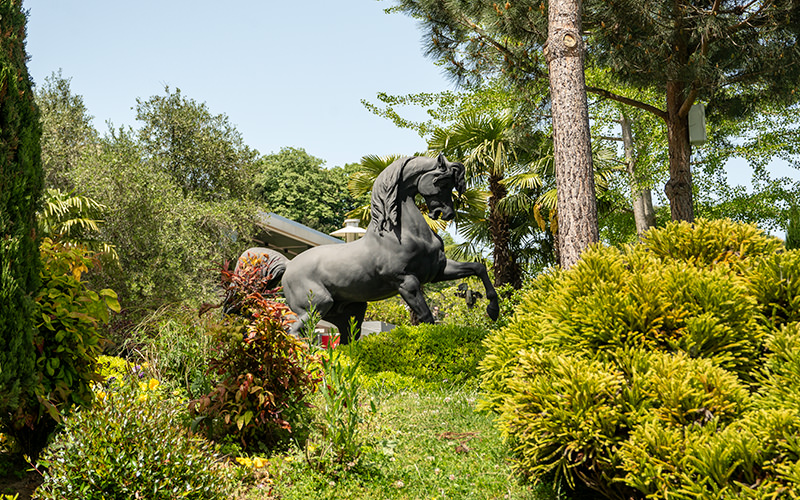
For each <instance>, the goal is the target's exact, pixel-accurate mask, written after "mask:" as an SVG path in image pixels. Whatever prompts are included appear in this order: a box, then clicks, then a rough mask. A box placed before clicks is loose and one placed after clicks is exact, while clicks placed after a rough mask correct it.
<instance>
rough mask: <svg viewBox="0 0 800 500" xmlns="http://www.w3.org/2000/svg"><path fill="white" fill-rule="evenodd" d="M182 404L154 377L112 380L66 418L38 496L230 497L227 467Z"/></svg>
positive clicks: (108, 499) (46, 458) (46, 459)
mask: <svg viewBox="0 0 800 500" xmlns="http://www.w3.org/2000/svg"><path fill="white" fill-rule="evenodd" d="M184 408H185V403H184V402H182V401H179V400H175V399H171V398H170V397H168V396H167V395H166V394H164V392H163V391H162V390H161V388H160V387H159V386H158V383H157V382H156V381H155V380H154V379H153V380H151V381H150V383H149V384H147V385H145V384H144V383H139V382H137V381H135V380H127V381H120V383H117V384H113V385H112V386H111V387H110V388H109V389H108V391H107V392H100V393H98V401H97V403H96V404H95V405H94V407H92V408H91V409H83V410H81V411H78V412H76V413H75V414H73V415H72V416H71V417H69V418H67V419H66V422H65V426H64V431H63V432H62V433H60V434H59V435H58V436H57V437H56V439H55V440H54V442H53V443H52V444H51V445H50V446H49V447H48V449H47V450H46V451H45V452H44V453H43V455H42V459H41V461H40V464H41V465H42V466H44V468H45V471H44V482H43V484H42V486H41V487H39V489H38V490H37V491H36V493H35V494H34V496H33V498H35V499H42V500H46V499H61V498H81V499H84V500H93V499H97V500H112V499H120V500H122V499H125V500H127V499H130V498H148V499H153V500H156V499H174V498H186V499H191V498H195V499H203V500H207V499H217V498H219V499H225V498H228V494H229V492H230V486H231V481H230V477H231V476H230V473H229V472H228V470H227V469H226V468H225V467H224V466H223V465H222V464H221V463H220V458H219V456H218V454H217V451H216V448H214V447H213V446H212V445H211V444H210V443H209V442H208V441H206V440H204V439H202V438H200V437H197V436H193V435H192V434H191V433H190V432H189V431H188V429H187V428H186V427H185V425H184V424H185V420H186V417H185V413H184Z"/></svg>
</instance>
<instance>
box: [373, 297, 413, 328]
mask: <svg viewBox="0 0 800 500" xmlns="http://www.w3.org/2000/svg"><path fill="white" fill-rule="evenodd" d="M364 320H365V321H384V322H386V323H391V324H392V325H410V324H411V317H410V316H409V313H408V306H406V303H405V302H403V299H401V298H399V297H390V298H388V299H386V300H379V301H376V302H368V303H367V312H366V313H365V315H364Z"/></svg>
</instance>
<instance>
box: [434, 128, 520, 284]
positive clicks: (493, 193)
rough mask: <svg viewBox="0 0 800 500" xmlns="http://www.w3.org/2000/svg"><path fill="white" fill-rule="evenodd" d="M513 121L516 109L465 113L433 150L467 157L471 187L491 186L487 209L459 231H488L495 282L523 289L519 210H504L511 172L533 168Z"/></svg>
mask: <svg viewBox="0 0 800 500" xmlns="http://www.w3.org/2000/svg"><path fill="white" fill-rule="evenodd" d="M513 125H514V118H513V116H512V115H511V113H510V112H505V113H500V114H496V115H492V116H487V115H484V114H479V113H465V114H463V115H461V116H460V117H459V118H458V119H457V120H456V122H455V123H454V124H453V125H452V126H450V127H449V128H447V129H443V128H439V129H436V130H434V132H433V135H432V137H431V139H430V140H429V141H428V148H429V149H430V150H431V151H442V152H444V154H446V155H448V156H450V157H452V158H454V159H463V163H464V167H465V168H466V176H467V185H468V186H470V187H478V186H479V187H482V188H485V187H488V203H487V210H486V211H485V212H484V214H482V217H479V218H475V219H472V220H470V222H468V223H467V224H461V225H459V233H460V234H461V235H462V236H464V237H465V238H466V239H467V240H468V241H475V240H476V239H480V238H481V237H483V235H488V239H489V241H490V243H491V245H492V257H493V266H492V269H493V271H494V280H495V286H501V285H504V284H511V285H512V286H513V287H514V288H520V287H521V286H522V269H521V266H520V264H519V262H518V259H517V255H516V254H515V252H514V251H513V246H514V245H513V237H512V233H513V231H512V222H513V220H512V219H513V218H514V214H511V213H509V212H507V211H505V210H502V209H501V202H502V201H503V199H504V198H506V196H507V195H508V192H509V191H508V186H507V185H506V183H505V179H506V176H507V175H509V174H516V173H519V172H523V171H530V165H529V162H528V161H527V158H528V155H527V152H526V151H525V150H524V149H523V148H521V147H519V146H518V145H517V144H516V143H515V141H514V137H513V135H512V127H513ZM481 219H483V220H481Z"/></svg>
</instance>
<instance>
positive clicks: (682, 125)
mask: <svg viewBox="0 0 800 500" xmlns="http://www.w3.org/2000/svg"><path fill="white" fill-rule="evenodd" d="M684 90H685V85H684V84H683V82H667V143H668V144H669V182H667V185H666V186H664V193H665V194H666V195H667V198H668V199H669V206H670V211H671V212H672V220H685V221H689V222H693V221H694V205H693V202H692V172H691V170H690V166H689V158H690V156H691V154H692V147H691V145H690V144H689V113H688V108H689V106H684V101H685V96H684ZM682 110H685V112H682Z"/></svg>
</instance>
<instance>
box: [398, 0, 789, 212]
mask: <svg viewBox="0 0 800 500" xmlns="http://www.w3.org/2000/svg"><path fill="white" fill-rule="evenodd" d="M396 9H398V10H400V11H401V12H404V13H406V14H408V15H411V16H413V17H415V18H417V19H419V20H420V21H421V23H422V26H423V29H424V31H425V40H426V50H427V53H428V54H429V55H431V56H433V57H435V58H437V59H439V60H440V61H442V62H444V63H445V64H446V67H447V68H448V69H449V70H450V71H451V72H452V73H453V75H454V76H455V77H456V78H458V79H460V80H467V81H475V80H479V79H480V78H482V77H485V76H487V75H495V74H498V73H504V74H506V75H508V76H510V77H511V78H513V79H515V80H516V81H517V82H519V84H520V86H521V87H525V86H527V85H529V84H530V82H531V81H535V80H537V79H538V78H539V77H542V76H544V75H546V74H547V70H546V68H545V65H544V59H543V48H544V45H545V42H546V40H547V3H546V2H544V1H543V0H521V1H515V2H506V3H505V4H502V3H497V2H491V1H489V0H471V1H467V2H464V1H456V0H443V1H439V0H399V1H398V6H397V7H396ZM583 29H584V34H585V36H586V37H587V42H588V43H587V48H588V52H587V64H588V65H589V66H593V67H602V68H609V69H610V70H611V74H612V75H613V78H614V79H615V80H616V81H619V82H624V83H627V84H630V85H633V86H635V87H642V88H651V89H655V90H658V91H659V92H660V93H661V96H662V98H661V102H660V104H659V105H658V106H655V105H652V104H650V103H647V102H643V101H639V100H637V99H635V98H631V97H626V96H623V95H619V94H617V93H615V92H613V91H612V89H609V88H602V87H594V86H588V87H587V91H589V92H592V93H594V94H596V95H600V96H603V97H605V98H608V99H612V100H616V101H619V102H621V103H623V104H626V105H630V106H634V107H637V108H639V109H643V110H645V111H647V112H649V113H652V114H654V115H655V116H657V117H658V118H659V119H661V120H663V121H664V123H665V124H666V125H667V131H668V145H669V164H670V179H669V181H668V182H667V184H666V186H665V193H666V194H667V197H668V198H669V200H670V206H671V212H672V217H673V218H674V219H687V220H691V219H692V218H693V217H694V210H693V202H692V178H691V170H690V167H689V156H690V154H691V148H690V145H689V138H688V113H689V110H690V108H691V106H692V104H694V103H696V102H704V103H706V104H707V107H708V114H709V116H710V117H711V118H713V117H715V116H723V115H724V116H729V117H730V116H739V117H743V116H746V115H748V114H750V113H752V112H754V111H756V110H758V109H759V108H760V107H762V106H764V105H765V104H766V103H771V102H772V103H775V102H777V103H782V104H786V103H791V102H797V100H798V98H800V92H798V91H797V90H798V84H799V82H800V48H798V45H797V37H798V35H799V34H800V2H797V1H796V0H747V1H745V0H741V1H739V0H725V1H723V0H715V1H713V2H712V1H689V0H680V1H677V2H675V1H667V0H647V1H644V2H642V1H640V0H610V1H607V0H589V1H585V2H583Z"/></svg>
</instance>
